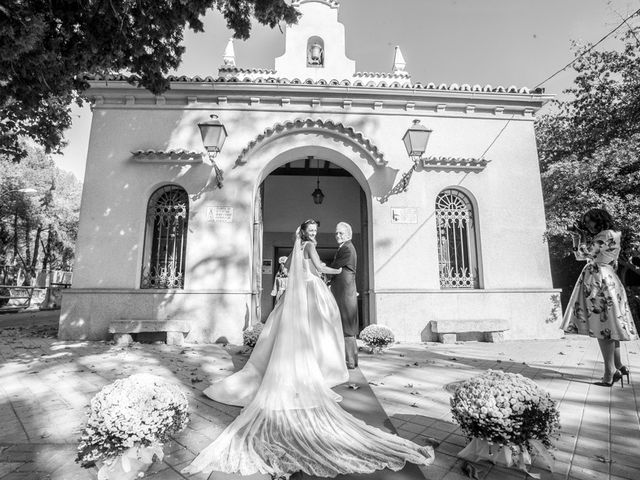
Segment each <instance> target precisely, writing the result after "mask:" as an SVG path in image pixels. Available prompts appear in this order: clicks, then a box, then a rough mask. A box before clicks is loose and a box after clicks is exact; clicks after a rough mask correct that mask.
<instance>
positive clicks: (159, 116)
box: [59, 0, 561, 343]
mask: <svg viewBox="0 0 640 480" xmlns="http://www.w3.org/2000/svg"><path fill="white" fill-rule="evenodd" d="M294 5H297V6H298V7H299V9H300V10H301V12H302V17H301V18H300V21H299V23H298V24H297V25H294V26H292V27H289V28H287V30H286V40H285V51H284V54H283V55H282V56H280V57H278V58H276V59H275V65H274V69H273V70H269V69H253V68H241V67H239V66H236V58H235V55H234V52H233V44H232V43H230V44H229V45H228V47H227V50H226V52H225V56H224V59H223V65H222V66H221V67H220V69H219V72H218V74H217V75H215V76H204V77H193V78H191V77H172V78H171V89H170V90H168V91H167V92H165V94H164V95H162V96H155V95H153V94H151V93H150V92H148V91H147V90H144V89H139V88H136V87H134V86H132V85H131V84H129V83H128V82H127V81H126V78H125V77H119V76H114V77H110V78H108V79H104V78H102V79H98V78H97V79H95V80H92V81H91V88H90V90H89V92H88V94H89V95H90V97H91V98H92V104H93V120H92V126H91V134H90V142H89V150H88V158H87V167H86V174H85V179H84V192H83V197H82V207H81V215H80V227H79V233H78V241H77V248H76V264H75V269H74V280H73V287H72V288H71V289H69V290H68V291H66V292H65V293H64V298H63V304H62V314H61V319H60V330H59V332H60V333H59V335H60V337H61V338H64V339H92V340H98V339H107V338H109V335H110V333H109V331H110V326H111V327H112V328H111V331H112V332H114V331H117V328H116V329H114V328H113V325H116V324H117V325H122V324H123V322H125V323H126V322H129V324H132V325H134V324H139V325H144V327H141V328H138V329H137V330H136V329H133V330H132V331H133V332H137V331H141V330H151V331H153V330H158V331H163V330H166V331H168V332H169V333H167V338H169V336H172V338H173V340H175V331H176V330H177V331H179V332H178V335H180V336H182V335H184V336H185V338H186V341H192V342H220V341H223V342H232V343H241V342H242V332H243V330H244V329H245V328H247V327H248V326H249V325H251V324H252V323H255V322H258V321H264V320H265V319H266V318H267V316H268V315H269V312H270V311H271V310H272V308H273V305H274V301H275V300H274V298H275V297H274V296H272V295H271V293H272V286H273V283H274V279H275V274H276V273H277V270H278V258H279V257H281V256H284V255H287V254H288V253H289V252H290V251H291V247H292V245H293V235H294V232H295V230H296V227H297V226H298V225H299V224H300V223H301V222H303V221H304V220H306V219H308V218H314V219H317V220H318V221H319V222H320V229H319V232H320V233H319V235H318V251H319V253H320V255H321V257H322V258H323V259H324V261H326V262H328V263H329V262H330V261H331V259H332V257H333V255H334V253H335V249H336V244H335V240H334V235H333V232H334V229H335V225H336V223H337V222H339V221H346V222H348V223H349V224H350V225H351V226H352V228H353V243H354V246H355V248H356V251H357V254H358V271H357V283H358V292H359V310H360V323H361V326H362V327H364V326H366V325H368V324H383V325H387V326H389V327H391V329H392V330H393V331H394V332H395V334H396V336H397V339H398V340H401V341H411V342H420V341H435V340H437V339H438V338H439V337H438V333H442V332H443V331H446V328H445V327H444V325H446V324H447V323H449V324H451V323H452V321H456V322H458V323H457V324H456V325H455V326H454V327H451V328H453V330H456V329H457V331H458V332H459V333H460V334H463V333H465V332H464V330H469V331H470V332H473V331H475V330H479V331H483V330H486V331H494V330H497V331H499V332H502V333H503V335H504V337H505V338H510V339H539V338H555V337H558V336H559V335H560V333H561V331H560V330H559V328H558V325H559V320H560V318H559V316H560V315H561V310H560V305H559V292H558V290H555V289H553V288H552V284H551V273H550V266H549V255H548V250H547V245H546V244H545V242H544V239H543V233H544V230H545V217H544V209H543V199H542V188H541V183H540V172H539V168H538V156H537V151H536V142H535V135H534V115H535V113H536V112H537V111H538V110H539V109H540V108H541V107H542V106H543V105H544V103H545V102H547V101H548V100H549V99H550V98H551V97H550V96H548V95H544V94H543V93H542V92H539V91H536V92H532V91H529V90H528V89H526V88H516V87H508V88H504V87H500V86H489V85H487V86H480V85H467V84H464V85H457V84H451V85H445V84H442V85H435V84H433V83H420V82H418V81H415V80H413V79H412V78H411V75H410V74H409V72H408V68H407V66H406V65H405V61H404V59H403V57H402V53H401V52H400V49H398V48H396V51H395V54H394V56H393V58H392V55H391V52H389V63H390V70H391V71H390V72H387V73H370V72H358V71H357V69H356V62H355V61H354V60H351V59H349V58H347V56H346V54H345V33H344V26H343V25H342V24H341V23H339V22H338V12H339V3H338V2H337V1H335V0H294ZM274 34H276V33H274ZM410 60H411V61H412V62H419V61H420V60H421V59H410ZM423 60H424V59H423ZM212 115H215V116H217V118H213V119H212V118H211V116H212ZM416 120H417V121H418V122H415V121H416ZM199 124H200V125H201V126H202V128H203V131H204V129H207V128H208V130H207V131H208V133H207V135H208V137H207V138H206V139H205V140H203V136H201V130H200V128H199ZM428 131H430V135H429V136H428V142H427V143H426V146H424V145H419V144H420V143H421V142H422V143H423V144H424V139H425V137H426V133H428ZM425 132H426V133H425ZM403 139H404V140H405V141H403ZM205 147H208V149H209V150H210V154H208V153H207V151H206V150H205ZM408 149H409V150H413V151H412V152H410V153H412V154H411V155H409V153H408ZM217 150H219V152H218V151H217ZM313 193H315V196H313V195H312V194H313ZM461 321H462V322H466V323H465V325H467V324H468V327H464V325H463V326H461V325H460V322H461ZM118 322H119V323H118ZM453 323H455V322H453ZM154 325H155V326H156V327H157V328H156V327H154ZM176 325H177V326H176ZM496 325H497V326H496ZM443 338H444V337H443ZM449 338H450V337H449ZM459 338H462V337H459Z"/></svg>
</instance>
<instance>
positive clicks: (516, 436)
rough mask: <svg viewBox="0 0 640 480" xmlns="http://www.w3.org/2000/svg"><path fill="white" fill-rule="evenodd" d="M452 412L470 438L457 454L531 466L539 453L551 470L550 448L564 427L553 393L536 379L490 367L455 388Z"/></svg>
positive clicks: (502, 463) (464, 456)
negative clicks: (536, 381) (533, 455)
mask: <svg viewBox="0 0 640 480" xmlns="http://www.w3.org/2000/svg"><path fill="white" fill-rule="evenodd" d="M451 414H452V415H453V418H454V420H455V421H456V422H457V423H458V424H459V425H460V427H461V428H462V431H463V432H464V433H465V435H466V436H467V437H468V438H469V439H470V443H469V444H468V445H467V446H466V447H465V448H464V449H463V450H462V451H461V452H460V453H458V457H460V458H464V459H466V460H469V461H472V462H476V461H479V460H489V461H491V462H492V463H495V464H499V465H503V466H506V467H517V468H520V469H521V470H524V471H526V469H527V465H530V464H531V454H532V453H534V454H537V455H539V456H540V457H541V458H542V460H543V463H544V464H545V465H546V466H547V468H548V469H549V470H551V468H552V465H553V459H552V458H551V455H550V454H549V452H548V449H549V448H551V447H552V439H553V438H554V437H555V436H556V434H557V431H558V430H559V428H560V421H559V419H560V414H559V411H558V407H557V404H556V402H555V401H554V400H553V399H552V398H551V396H550V395H549V393H548V392H546V391H545V390H543V389H542V388H540V387H539V386H538V385H537V384H536V383H535V382H534V381H532V380H530V379H528V378H526V377H524V376H522V375H520V374H517V373H505V372H503V371H500V370H489V371H487V372H485V373H483V374H482V375H479V376H476V377H473V378H471V379H469V380H466V381H464V382H462V383H461V384H460V385H459V386H458V387H457V388H456V390H455V392H454V394H453V398H452V399H451Z"/></svg>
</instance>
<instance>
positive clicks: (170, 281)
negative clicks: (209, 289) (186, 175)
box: [141, 186, 189, 288]
mask: <svg viewBox="0 0 640 480" xmlns="http://www.w3.org/2000/svg"><path fill="white" fill-rule="evenodd" d="M188 219H189V197H188V195H187V192H185V191H184V190H183V189H182V188H181V187H176V186H166V187H161V188H159V189H158V190H156V191H155V192H154V193H153V195H151V198H150V199H149V205H148V207H147V235H146V239H147V241H146V243H145V245H146V247H145V250H146V251H145V262H144V267H143V270H142V282H141V288H184V260H185V254H186V250H187V221H188Z"/></svg>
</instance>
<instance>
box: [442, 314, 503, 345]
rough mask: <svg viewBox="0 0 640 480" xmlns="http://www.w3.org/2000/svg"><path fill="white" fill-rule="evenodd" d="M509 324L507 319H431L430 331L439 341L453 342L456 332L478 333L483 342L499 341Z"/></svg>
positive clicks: (455, 338)
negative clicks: (435, 334)
mask: <svg viewBox="0 0 640 480" xmlns="http://www.w3.org/2000/svg"><path fill="white" fill-rule="evenodd" d="M510 326H511V325H510V324H509V321H508V320H431V331H432V332H433V333H437V334H438V341H440V342H441V343H454V342H455V341H456V340H457V334H458V333H479V334H481V336H482V338H481V339H482V340H483V341H485V342H492V343H493V342H501V341H502V340H504V332H505V331H506V330H509V328H510Z"/></svg>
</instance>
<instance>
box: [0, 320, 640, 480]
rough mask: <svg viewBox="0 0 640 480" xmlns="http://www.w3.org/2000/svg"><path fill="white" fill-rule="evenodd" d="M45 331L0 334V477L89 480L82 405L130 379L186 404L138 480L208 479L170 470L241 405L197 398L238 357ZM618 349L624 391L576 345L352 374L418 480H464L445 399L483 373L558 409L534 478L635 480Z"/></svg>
mask: <svg viewBox="0 0 640 480" xmlns="http://www.w3.org/2000/svg"><path fill="white" fill-rule="evenodd" d="M1 325H2V321H1V320H0V326H1ZM55 333H56V332H55V327H54V326H47V325H42V326H38V325H37V324H34V325H31V324H30V325H29V326H25V327H16V326H12V327H5V328H3V329H2V330H1V331H0V358H1V359H2V362H1V365H0V422H1V423H0V425H1V428H0V480H18V479H42V480H44V479H60V480H73V479H82V480H85V479H90V480H93V479H96V478H97V472H96V470H95V468H92V469H84V468H81V467H80V466H79V465H78V464H77V463H75V462H74V458H75V454H76V445H77V440H78V437H79V433H80V430H81V429H82V427H83V425H84V422H85V421H86V413H87V408H88V406H89V402H90V399H91V398H92V397H93V395H95V393H97V392H98V391H99V390H100V389H101V388H102V387H103V386H105V385H107V384H109V383H111V382H113V381H114V380H116V379H118V378H122V377H125V376H128V375H131V374H133V373H140V372H147V373H152V374H157V375H160V376H162V377H164V378H167V379H168V380H169V381H173V382H176V383H180V384H182V385H183V386H184V388H185V389H186V390H187V391H188V393H189V402H190V406H191V421H190V423H189V426H188V428H187V429H186V430H185V431H184V432H182V433H180V434H179V435H177V436H176V437H175V438H174V439H173V440H172V441H171V442H169V443H168V444H167V445H165V455H166V456H165V458H164V460H163V461H162V462H156V463H154V464H153V466H152V467H151V470H150V471H149V472H148V474H147V475H146V476H145V478H149V479H154V480H161V479H183V478H194V479H205V478H207V477H206V476H205V475H193V476H188V477H185V476H183V475H181V474H180V473H179V472H180V469H181V468H183V467H184V466H186V465H187V464H188V463H189V462H190V461H191V460H192V459H193V458H194V457H195V455H196V454H197V452H198V451H200V450H201V449H202V448H203V447H205V446H206V445H208V444H209V443H210V442H211V441H212V439H214V438H215V437H216V436H217V435H218V434H219V432H220V431H221V430H222V429H224V428H225V427H226V425H228V424H229V423H230V422H231V421H232V420H233V418H235V416H236V415H237V414H238V413H239V411H240V409H239V408H236V407H229V406H225V405H221V404H218V403H216V402H213V401H211V400H208V399H207V398H206V397H204V396H203V395H202V393H201V392H202V390H203V389H204V388H206V386H208V384H209V383H210V382H211V381H212V380H215V379H216V378H220V377H222V376H226V375H228V374H229V373H231V372H233V371H235V370H237V369H238V368H240V367H241V366H242V365H243V363H244V362H245V361H246V359H247V355H246V354H243V353H242V352H243V349H242V348H239V347H235V346H226V347H223V346H221V345H185V346H183V347H177V346H167V345H164V344H133V345H132V346H129V347H118V346H115V345H113V344H110V343H107V342H62V341H59V340H57V339H56V338H55ZM622 352H623V362H624V363H625V364H627V365H629V366H630V368H631V372H632V373H631V375H632V377H631V381H632V384H631V385H626V384H625V387H624V389H622V388H620V385H619V384H617V385H616V386H614V387H613V388H603V387H599V386H595V385H593V384H592V383H593V382H595V381H598V380H599V378H600V376H601V368H602V363H601V359H600V356H599V352H598V348H597V344H596V342H595V340H592V339H588V338H582V337H568V338H565V339H562V340H549V341H528V342H505V343H501V344H489V343H476V342H469V343H460V344H452V345H442V344H436V343H428V344H397V345H395V346H394V347H392V348H391V349H389V350H387V351H386V352H384V353H382V354H380V355H370V354H367V353H362V354H361V359H360V367H361V370H362V372H363V373H364V375H365V377H366V378H367V379H368V382H369V384H370V386H371V388H372V389H373V391H374V393H375V395H376V396H377V398H378V400H379V401H380V403H381V404H382V407H383V408H384V410H385V412H386V413H387V415H388V416H389V417H390V418H391V421H392V423H393V426H394V427H395V428H396V429H397V431H398V433H399V434H400V435H402V436H404V437H406V438H409V439H412V440H414V441H416V442H419V443H420V442H422V443H427V442H429V443H433V444H436V445H437V448H436V461H435V463H434V465H432V466H430V467H426V468H422V471H423V473H424V476H425V478H427V479H437V480H441V479H442V480H463V479H465V478H469V477H468V476H467V475H465V474H464V473H463V471H462V467H463V463H464V462H462V461H461V460H458V459H457V458H456V456H455V455H456V453H457V452H459V451H460V450H461V449H462V448H463V447H464V445H465V444H466V438H465V437H464V436H463V434H462V432H461V431H460V429H459V428H458V426H457V425H456V424H455V423H453V421H452V419H451V415H450V413H449V399H450V398H451V394H450V391H451V389H452V388H453V387H455V384H456V382H460V381H463V380H465V379H467V378H469V377H471V376H474V375H477V374H479V373H482V372H484V371H486V370H487V369H490V368H493V369H502V370H505V371H509V372H518V373H522V374H523V375H525V376H527V377H529V378H531V379H533V380H534V381H536V382H537V383H538V384H539V385H540V386H541V387H543V388H545V389H547V390H548V391H549V392H550V393H551V395H552V396H553V398H554V399H556V400H557V401H558V402H559V406H560V414H561V423H562V432H561V435H560V438H559V439H558V441H557V442H556V446H557V450H556V451H555V452H554V454H555V457H556V461H555V465H554V473H550V472H547V471H545V470H543V469H541V468H539V467H540V466H539V465H538V464H537V462H536V461H535V460H534V466H533V467H532V468H531V471H532V472H534V473H539V474H540V475H541V478H542V479H543V480H544V479H554V480H555V479H558V480H559V479H565V480H566V479H576V480H587V479H597V480H601V479H603V480H620V479H627V480H635V479H638V478H640V455H638V448H639V447H640V422H639V418H638V398H639V395H638V394H639V389H640V349H639V345H638V343H637V342H625V343H623V344H622ZM634 374H635V375H636V377H637V382H635V383H634V377H633V375H634ZM477 470H478V475H477V476H478V479H479V480H483V479H489V480H503V479H504V480H511V479H514V480H515V479H524V478H526V477H525V474H524V473H523V472H519V471H517V470H512V469H505V468H500V467H496V466H492V465H491V464H485V463H480V464H478V465H477ZM211 478H212V479H214V478H220V479H222V478H229V477H227V476H224V475H213V476H211ZM254 478H264V477H261V476H255V477H254ZM354 478H366V476H354Z"/></svg>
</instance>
